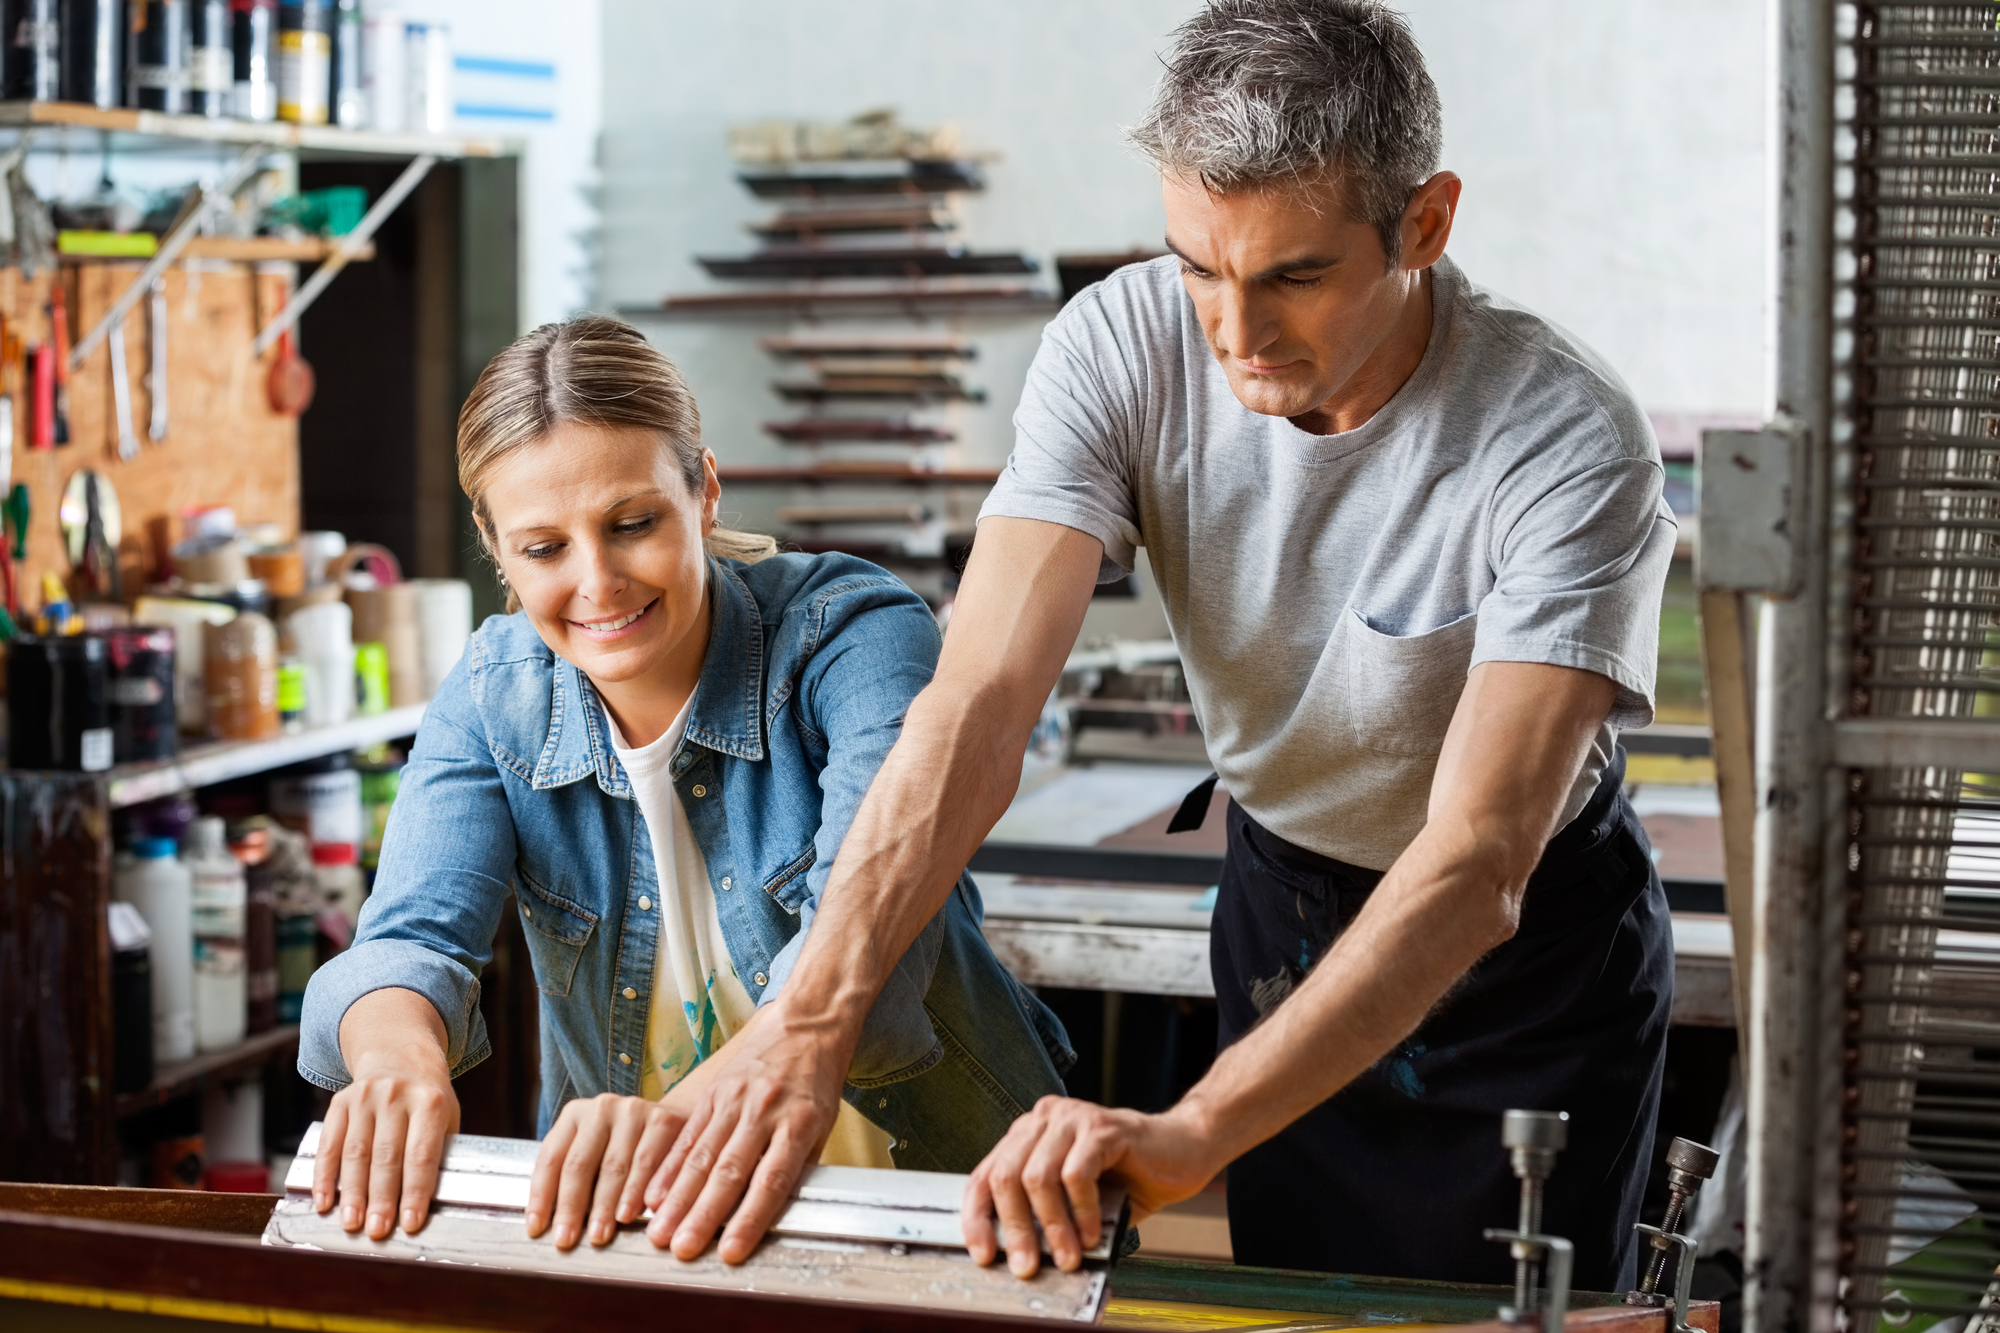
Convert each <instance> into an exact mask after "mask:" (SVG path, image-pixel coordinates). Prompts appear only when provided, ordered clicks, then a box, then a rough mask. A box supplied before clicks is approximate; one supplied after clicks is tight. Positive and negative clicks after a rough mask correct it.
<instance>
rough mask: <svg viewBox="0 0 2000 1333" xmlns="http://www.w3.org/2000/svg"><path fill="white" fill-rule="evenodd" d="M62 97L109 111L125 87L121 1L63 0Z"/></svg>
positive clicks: (123, 24)
mask: <svg viewBox="0 0 2000 1333" xmlns="http://www.w3.org/2000/svg"><path fill="white" fill-rule="evenodd" d="M61 22H62V35H61V37H60V38H59V39H58V40H59V41H60V42H61V45H62V64H63V74H62V100H63V101H65V102H83V103H86V104H88V105H90V106H94V107H100V108H104V109H106V110H109V109H110V108H112V107H115V106H117V105H118V100H119V95H120V94H121V93H123V92H124V90H125V50H124V44H123V42H122V41H121V40H120V39H121V38H122V37H123V36H124V35H125V33H124V29H125V23H124V14H123V6H122V5H121V4H120V3H119V0H62V4H61Z"/></svg>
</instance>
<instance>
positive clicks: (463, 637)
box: [410, 579, 472, 699]
mask: <svg viewBox="0 0 2000 1333" xmlns="http://www.w3.org/2000/svg"><path fill="white" fill-rule="evenodd" d="M410 587H412V588H413V589H415V590H416V594H417V634H418V637H419V639H420V641H421V643H422V649H423V672H424V686H423V688H424V698H426V699H429V698H431V697H432V696H434V695H435V694H436V693H437V692H438V686H440V685H442V684H444V678H445V677H446V676H449V675H450V674H451V669H452V668H453V667H455V666H457V665H458V659H459V658H460V657H462V656H464V655H465V644H466V641H467V640H468V639H470V638H471V637H472V585H471V584H470V583H467V582H466V581H465V580H464V579H411V580H410Z"/></svg>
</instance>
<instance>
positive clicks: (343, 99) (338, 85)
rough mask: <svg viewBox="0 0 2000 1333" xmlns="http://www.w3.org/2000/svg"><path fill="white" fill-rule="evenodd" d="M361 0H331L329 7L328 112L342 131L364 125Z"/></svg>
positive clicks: (366, 104)
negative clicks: (330, 72)
mask: <svg viewBox="0 0 2000 1333" xmlns="http://www.w3.org/2000/svg"><path fill="white" fill-rule="evenodd" d="M361 36H362V27H361V0H335V4H334V7H333V78H332V81H331V82H332V85H333V94H332V96H331V97H330V98H329V111H330V113H331V115H332V117H333V123H334V124H336V125H338V126H340V128H342V129H343V130H358V129H362V128H364V127H365V126H366V125H367V124H368V98H367V97H366V95H365V94H364V93H363V91H362V86H361Z"/></svg>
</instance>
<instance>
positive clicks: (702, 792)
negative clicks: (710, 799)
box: [694, 782, 708, 800]
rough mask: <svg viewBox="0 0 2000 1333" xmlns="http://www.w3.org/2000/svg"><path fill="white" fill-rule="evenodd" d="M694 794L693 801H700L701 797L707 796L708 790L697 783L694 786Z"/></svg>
mask: <svg viewBox="0 0 2000 1333" xmlns="http://www.w3.org/2000/svg"><path fill="white" fill-rule="evenodd" d="M694 794H695V799H696V800H700V799H701V798H702V797H704V796H706V795H708V788H706V787H704V786H702V785H701V784H700V783H699V782H697V783H695V784H694Z"/></svg>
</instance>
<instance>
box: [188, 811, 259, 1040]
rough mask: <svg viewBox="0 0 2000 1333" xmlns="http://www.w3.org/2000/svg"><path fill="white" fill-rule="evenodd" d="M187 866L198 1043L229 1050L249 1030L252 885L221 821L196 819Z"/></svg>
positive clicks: (189, 843) (211, 816)
mask: <svg viewBox="0 0 2000 1333" xmlns="http://www.w3.org/2000/svg"><path fill="white" fill-rule="evenodd" d="M187 866H188V871H189V873H190V875H191V876H192V878H193V884H192V891H193V892H192V898H193V903H194V1028H195V1033H194V1039H195V1045H196V1047H198V1048H199V1049H200V1050H202V1051H203V1052H209V1051H221V1050H227V1049H228V1048H229V1047H231V1046H235V1045H238V1044H240V1043H241V1042H242V1040H243V1038H244V1036H245V1035H246V1033H247V1031H248V1023H249V1014H250V1009H249V1005H250V995H249V984H248V983H249V959H248V957H247V956H246V953H245V947H244V933H245V930H246V928H247V925H248V920H247V918H248V914H249V889H248V885H247V883H246V882H245V880H244V876H243V863H242V862H240V861H238V860H237V859H236V858H235V856H233V855H232V854H231V853H230V850H229V841H228V838H227V835H226V833H225V831H224V828H223V823H222V821H221V820H220V819H217V818H216V817H215V816H213V815H205V816H203V817H202V818H200V819H197V820H195V821H194V827H193V829H192V830H190V833H189V839H188V855H187Z"/></svg>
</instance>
